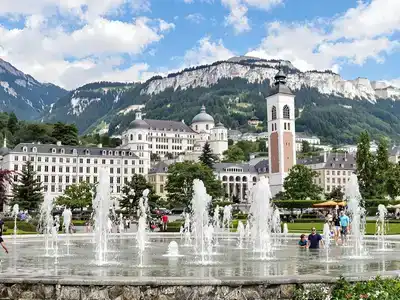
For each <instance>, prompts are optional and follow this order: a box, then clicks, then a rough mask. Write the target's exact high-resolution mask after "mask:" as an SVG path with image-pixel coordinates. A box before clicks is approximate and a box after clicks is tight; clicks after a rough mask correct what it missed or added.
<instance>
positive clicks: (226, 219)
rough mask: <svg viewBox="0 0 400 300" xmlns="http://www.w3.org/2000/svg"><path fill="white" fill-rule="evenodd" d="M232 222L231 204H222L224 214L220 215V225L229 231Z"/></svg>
mask: <svg viewBox="0 0 400 300" xmlns="http://www.w3.org/2000/svg"><path fill="white" fill-rule="evenodd" d="M231 223H232V205H226V206H224V214H223V217H222V226H223V227H224V228H226V231H227V232H229V231H230V227H231Z"/></svg>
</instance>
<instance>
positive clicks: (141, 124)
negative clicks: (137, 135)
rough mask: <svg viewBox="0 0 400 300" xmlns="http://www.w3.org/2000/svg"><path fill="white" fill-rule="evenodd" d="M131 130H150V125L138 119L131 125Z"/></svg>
mask: <svg viewBox="0 0 400 300" xmlns="http://www.w3.org/2000/svg"><path fill="white" fill-rule="evenodd" d="M129 128H130V129H150V126H149V124H147V123H146V121H144V120H140V119H136V120H134V121H132V122H131V124H129Z"/></svg>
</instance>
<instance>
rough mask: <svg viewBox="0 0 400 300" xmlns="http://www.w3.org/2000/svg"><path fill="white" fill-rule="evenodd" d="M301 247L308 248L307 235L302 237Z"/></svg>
mask: <svg viewBox="0 0 400 300" xmlns="http://www.w3.org/2000/svg"><path fill="white" fill-rule="evenodd" d="M299 247H300V248H307V239H306V235H305V234H302V235H301V236H300V241H299Z"/></svg>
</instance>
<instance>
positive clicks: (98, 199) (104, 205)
mask: <svg viewBox="0 0 400 300" xmlns="http://www.w3.org/2000/svg"><path fill="white" fill-rule="evenodd" d="M109 182H110V179H109V175H108V171H107V170H106V169H105V168H101V169H100V172H99V183H98V184H97V187H96V196H95V197H94V199H93V201H92V206H93V210H94V236H95V243H96V247H95V251H96V252H95V260H96V264H97V265H104V264H106V263H107V246H108V220H109V207H110V183H109Z"/></svg>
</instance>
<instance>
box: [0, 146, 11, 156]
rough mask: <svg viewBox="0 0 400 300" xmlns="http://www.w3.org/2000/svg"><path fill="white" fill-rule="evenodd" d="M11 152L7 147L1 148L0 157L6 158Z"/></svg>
mask: <svg viewBox="0 0 400 300" xmlns="http://www.w3.org/2000/svg"><path fill="white" fill-rule="evenodd" d="M9 151H10V150H9V149H8V148H7V147H1V148H0V155H2V156H4V155H6V154H7V153H8V152H9Z"/></svg>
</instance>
